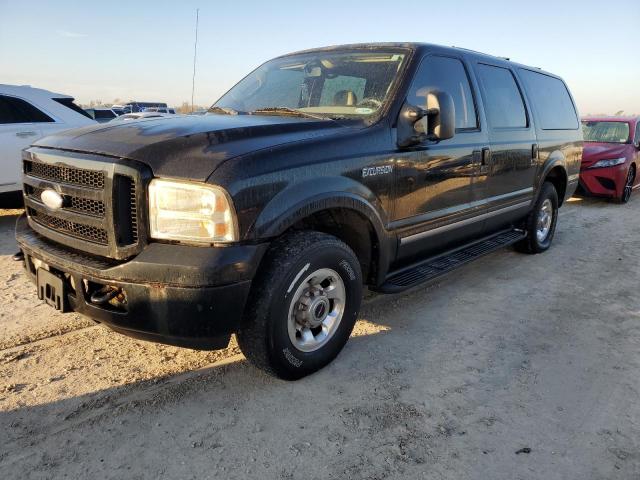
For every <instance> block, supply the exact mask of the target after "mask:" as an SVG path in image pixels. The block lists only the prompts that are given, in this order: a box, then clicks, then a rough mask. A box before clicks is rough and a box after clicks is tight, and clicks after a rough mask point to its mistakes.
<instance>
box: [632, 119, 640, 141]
mask: <svg viewBox="0 0 640 480" xmlns="http://www.w3.org/2000/svg"><path fill="white" fill-rule="evenodd" d="M633 141H634V142H635V143H639V142H640V120H639V121H638V123H636V136H635V138H634V139H633Z"/></svg>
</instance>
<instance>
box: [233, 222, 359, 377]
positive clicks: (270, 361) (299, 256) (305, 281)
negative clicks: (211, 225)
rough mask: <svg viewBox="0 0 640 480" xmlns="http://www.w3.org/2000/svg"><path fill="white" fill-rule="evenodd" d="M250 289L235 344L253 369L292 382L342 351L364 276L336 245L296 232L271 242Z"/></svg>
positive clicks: (349, 254) (345, 249)
mask: <svg viewBox="0 0 640 480" xmlns="http://www.w3.org/2000/svg"><path fill="white" fill-rule="evenodd" d="M318 272H319V273H318ZM314 275H315V276H314ZM310 277H312V278H310ZM323 279H324V282H322V283H318V282H321V281H322V280H323ZM253 285H254V286H253V288H252V290H251V294H250V298H249V302H248V304H247V308H246V310H245V318H244V321H243V325H242V326H241V328H240V330H239V331H238V333H237V339H238V345H239V346H240V350H242V353H243V354H244V355H245V357H247V359H248V360H249V361H250V362H251V363H252V364H253V365H255V366H256V367H258V368H260V369H262V370H264V371H266V372H267V373H269V374H271V375H274V376H277V377H279V378H282V379H285V380H296V379H299V378H302V377H304V376H306V375H309V374H311V373H313V372H315V371H317V370H319V369H321V368H322V367H324V366H325V365H327V364H328V363H330V362H331V361H332V360H333V359H334V358H335V357H336V356H337V355H338V353H340V351H341V350H342V348H343V347H344V345H345V343H347V340H348V339H349V335H351V331H352V330H353V326H354V324H355V322H356V319H357V317H358V312H359V310H360V303H361V301H362V272H361V268H360V263H359V262H358V259H357V258H356V256H355V254H354V253H353V251H352V250H351V249H350V248H349V247H348V246H347V245H346V244H345V243H343V242H342V241H340V240H338V239H337V238H336V237H333V236H331V235H327V234H324V233H319V232H313V231H300V232H294V233H291V234H288V235H286V236H284V237H282V238H280V239H277V240H275V241H274V242H273V244H272V246H271V248H270V249H269V251H268V252H267V254H266V257H265V260H264V263H263V265H262V266H261V268H260V271H259V273H258V274H257V275H256V278H255V279H254V283H253ZM323 318H324V320H321V319H323ZM321 321H322V323H320V324H319V323H318V322H321ZM325 327H326V330H325Z"/></svg>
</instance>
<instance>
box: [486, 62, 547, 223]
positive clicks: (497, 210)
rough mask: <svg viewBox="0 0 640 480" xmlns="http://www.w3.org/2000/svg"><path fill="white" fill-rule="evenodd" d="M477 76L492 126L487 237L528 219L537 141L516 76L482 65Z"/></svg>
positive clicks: (535, 165)
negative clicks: (525, 215)
mask: <svg viewBox="0 0 640 480" xmlns="http://www.w3.org/2000/svg"><path fill="white" fill-rule="evenodd" d="M475 71H476V75H477V77H478V80H479V83H480V90H481V93H482V102H483V106H484V111H485V115H486V118H487V122H488V130H489V144H490V152H489V153H488V154H487V155H485V156H484V157H483V159H482V166H481V172H480V175H481V178H480V179H479V187H480V185H482V191H483V196H484V198H485V200H486V217H487V220H486V223H485V231H487V232H489V231H493V230H495V229H498V228H500V227H502V226H504V225H506V224H508V223H509V222H511V221H513V220H515V219H517V218H518V217H519V216H522V215H523V212H525V213H526V211H527V209H528V208H529V205H530V202H531V200H532V198H533V190H534V189H533V184H534V180H535V175H536V169H537V149H538V147H537V140H536V134H535V130H534V128H533V125H532V122H531V116H530V114H529V112H528V109H527V106H526V104H525V97H524V95H523V91H522V88H521V86H520V85H519V84H518V82H517V80H516V77H515V75H514V73H513V71H512V70H511V69H510V68H508V67H505V66H504V65H497V64H489V63H483V62H478V63H476V64H475Z"/></svg>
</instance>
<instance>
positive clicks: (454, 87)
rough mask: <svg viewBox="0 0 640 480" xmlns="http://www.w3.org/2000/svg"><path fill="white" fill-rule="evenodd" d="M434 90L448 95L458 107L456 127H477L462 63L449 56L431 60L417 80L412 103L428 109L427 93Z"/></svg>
mask: <svg viewBox="0 0 640 480" xmlns="http://www.w3.org/2000/svg"><path fill="white" fill-rule="evenodd" d="M432 90H441V91H444V92H447V93H448V94H449V95H451V96H452V97H453V102H454V104H455V108H456V128H476V127H477V126H478V122H477V119H476V109H475V106H474V102H473V96H472V94H471V87H470V86H469V78H468V77H467V72H466V70H465V68H464V65H462V62H461V61H460V60H458V59H455V58H449V57H427V58H426V59H424V60H423V61H422V63H421V64H420V68H419V70H418V72H417V73H416V76H415V78H414V79H413V84H412V85H411V89H410V90H409V97H408V101H409V103H411V104H412V105H415V106H418V107H422V108H425V107H426V104H427V94H428V93H429V92H430V91H432Z"/></svg>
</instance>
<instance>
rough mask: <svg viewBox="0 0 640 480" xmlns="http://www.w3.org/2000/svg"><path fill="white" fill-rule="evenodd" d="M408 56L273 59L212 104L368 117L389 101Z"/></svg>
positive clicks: (238, 108)
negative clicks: (390, 92)
mask: <svg viewBox="0 0 640 480" xmlns="http://www.w3.org/2000/svg"><path fill="white" fill-rule="evenodd" d="M404 59H405V54H404V53H398V52H384V51H377V52H344V51H343V52H326V53H324V52H319V53H313V54H302V55H290V56H287V57H284V58H277V59H274V60H271V61H269V62H267V63H265V64H264V65H262V66H261V67H259V68H258V69H256V70H254V71H253V72H252V73H250V74H249V75H248V76H247V77H246V78H244V79H243V80H242V81H240V83H238V84H237V85H236V86H235V87H233V88H232V89H231V90H230V91H229V92H227V93H226V94H225V95H224V96H223V97H222V98H220V100H218V101H217V102H216V103H215V104H214V105H213V107H221V108H227V109H233V110H235V111H237V112H248V113H250V112H254V111H256V110H262V109H269V108H283V107H284V108H289V109H295V110H299V111H300V112H304V113H308V114H310V115H316V116H323V117H328V118H363V117H370V116H373V115H375V114H376V112H377V111H378V110H379V109H380V108H381V107H382V106H383V105H384V104H385V102H386V101H387V100H388V96H389V91H390V90H391V87H392V86H393V84H394V81H395V79H396V77H397V76H398V72H399V71H400V69H401V67H402V64H403V62H404Z"/></svg>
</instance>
